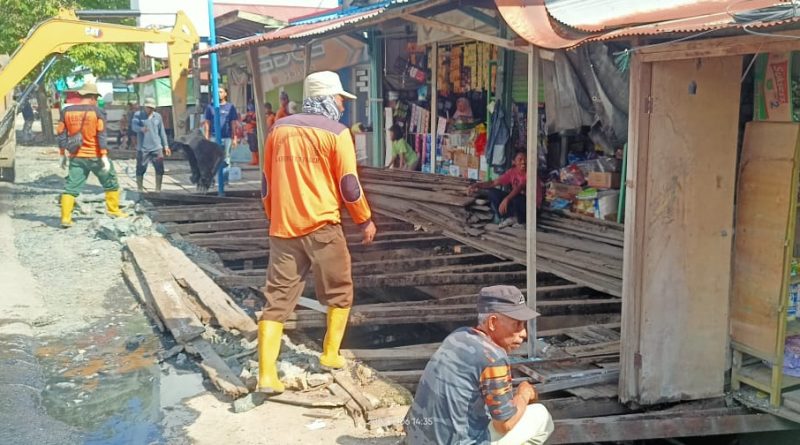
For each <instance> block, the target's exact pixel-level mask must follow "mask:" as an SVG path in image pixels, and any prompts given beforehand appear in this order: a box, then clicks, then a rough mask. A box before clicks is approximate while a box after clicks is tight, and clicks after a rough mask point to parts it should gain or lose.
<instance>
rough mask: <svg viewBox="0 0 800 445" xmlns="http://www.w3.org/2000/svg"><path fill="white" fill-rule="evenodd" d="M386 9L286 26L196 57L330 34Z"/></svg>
mask: <svg viewBox="0 0 800 445" xmlns="http://www.w3.org/2000/svg"><path fill="white" fill-rule="evenodd" d="M383 11H384V8H378V9H375V10H372V11H367V12H362V13H361V14H356V15H351V16H345V17H340V18H337V19H334V20H328V21H325V22H319V23H308V24H301V25H294V26H291V25H290V26H286V27H285V28H281V29H277V30H275V31H272V32H267V33H264V34H260V35H257V36H253V37H248V38H246V39H241V40H234V41H232V42H226V43H221V44H219V45H215V46H213V47H209V48H205V49H201V50H198V51H195V54H196V55H204V54H209V53H212V52H215V51H217V52H219V51H224V50H229V49H238V48H245V47H248V46H255V45H259V44H261V43H265V42H269V41H277V40H287V39H299V38H302V37H308V36H313V35H320V34H324V33H326V32H330V31H333V30H336V29H339V28H342V27H343V26H346V25H349V24H354V23H358V22H360V21H362V20H366V19H369V18H372V17H375V16H377V15H379V14H380V13H382V12H383Z"/></svg>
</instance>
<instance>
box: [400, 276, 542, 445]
mask: <svg viewBox="0 0 800 445" xmlns="http://www.w3.org/2000/svg"><path fill="white" fill-rule="evenodd" d="M538 315H539V314H538V313H537V312H536V311H534V310H532V309H530V308H529V307H528V305H527V304H526V303H525V297H524V296H523V295H522V292H521V291H520V290H519V289H517V288H516V287H514V286H491V287H485V288H483V289H481V292H480V294H479V295H478V326H477V327H475V328H460V329H457V330H455V331H454V332H453V333H452V334H450V335H449V336H447V338H446V339H445V340H444V342H442V346H440V347H439V349H438V350H437V351H436V353H434V354H433V356H432V357H431V359H430V361H429V362H428V365H427V366H425V371H424V372H423V373H422V378H421V379H420V382H419V387H418V388H417V393H416V396H415V397H414V403H413V404H412V405H411V409H410V410H409V411H408V415H407V416H406V418H405V421H404V424H405V430H406V441H407V443H408V444H410V445H438V444H459V445H468V444H469V445H472V444H481V445H483V444H487V445H488V444H492V445H495V444H496V445H512V444H513V445H520V444H523V443H524V444H531V445H541V444H543V443H544V442H545V441H546V440H547V438H548V437H550V434H551V433H552V432H553V420H552V418H551V417H550V413H549V412H548V411H547V409H546V408H545V407H544V405H541V404H538V403H534V402H536V401H537V400H538V395H537V393H536V389H535V388H534V387H533V386H532V385H531V384H529V383H528V382H523V383H521V384H520V385H519V386H518V387H517V390H516V392H515V391H514V389H513V387H512V384H511V365H510V362H509V360H508V353H509V352H510V351H512V350H514V349H516V348H518V347H520V345H522V343H523V342H524V341H525V338H526V337H527V332H526V324H527V321H528V320H530V319H532V318H535V317H537V316H538Z"/></svg>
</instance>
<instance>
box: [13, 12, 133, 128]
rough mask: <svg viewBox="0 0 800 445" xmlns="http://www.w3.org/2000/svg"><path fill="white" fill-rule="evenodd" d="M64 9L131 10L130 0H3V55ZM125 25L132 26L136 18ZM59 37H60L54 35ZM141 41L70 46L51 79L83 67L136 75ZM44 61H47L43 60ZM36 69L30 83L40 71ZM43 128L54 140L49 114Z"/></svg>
mask: <svg viewBox="0 0 800 445" xmlns="http://www.w3.org/2000/svg"><path fill="white" fill-rule="evenodd" d="M62 8H70V9H77V10H80V9H110V10H116V9H128V8H129V3H128V0H33V1H31V0H0V11H2V13H0V30H2V32H0V54H4V53H7V54H12V53H13V52H14V51H15V50H16V49H17V47H18V46H19V45H20V44H21V43H22V41H23V40H24V39H25V38H26V37H27V36H28V34H29V32H30V30H31V29H32V28H33V27H34V26H36V24H38V23H39V22H42V21H44V20H46V19H48V18H51V17H54V16H55V15H56V14H58V11H59V10H60V9H62ZM124 23H125V24H128V25H132V24H133V19H126V20H125V21H124ZM53 38H54V39H57V38H58V37H57V36H53ZM140 50H141V45H140V44H135V43H134V44H91V45H89V44H87V45H77V46H74V47H72V48H70V49H69V50H68V51H67V52H66V53H65V54H64V55H63V56H62V57H59V59H58V61H57V62H56V63H55V64H54V65H53V67H52V68H51V69H50V70H49V71H48V73H47V76H46V79H47V80H48V81H51V80H54V79H58V78H61V77H64V76H67V75H69V74H70V73H72V72H73V71H74V70H75V69H76V68H79V67H82V68H87V69H89V70H91V71H92V73H93V74H94V75H95V76H98V77H108V76H113V77H117V76H119V77H123V78H127V77H129V76H130V75H131V74H135V73H136V71H137V67H138V62H139V52H140ZM41 62H42V63H44V60H42V61H41ZM40 70H41V64H40V65H39V67H38V68H36V69H34V70H33V72H32V73H31V74H29V76H28V80H29V82H30V81H32V80H33V77H35V76H36V75H37V74H38V73H39V71H40ZM37 102H39V103H40V104H41V103H46V94H45V92H44V88H43V86H40V88H39V91H38V94H37ZM41 116H42V130H43V132H44V136H45V139H46V140H50V139H52V123H51V122H50V115H49V113H46V112H45V113H41Z"/></svg>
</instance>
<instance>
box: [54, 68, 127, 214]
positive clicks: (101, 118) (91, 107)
mask: <svg viewBox="0 0 800 445" xmlns="http://www.w3.org/2000/svg"><path fill="white" fill-rule="evenodd" d="M78 96H79V97H80V100H79V101H78V103H77V104H75V105H71V106H70V107H69V108H66V109H64V110H62V112H61V119H60V121H59V122H58V128H57V130H56V133H57V135H58V147H59V150H58V151H59V154H60V155H61V168H64V169H66V168H68V167H69V168H68V170H67V172H68V173H67V183H66V186H65V188H64V194H62V195H61V226H62V227H64V228H67V227H70V226H72V209H73V208H74V207H75V198H76V197H77V196H78V195H79V194H80V192H81V189H83V185H84V184H86V179H88V178H89V172H91V173H94V175H95V176H96V177H97V179H98V180H99V181H100V185H102V186H103V190H105V192H106V211H107V212H108V214H109V215H111V216H114V217H125V216H128V215H126V214H125V213H123V212H122V211H121V210H120V209H119V183H118V182H117V174H116V173H115V172H114V166H113V165H112V164H111V161H110V160H109V159H108V143H107V140H106V115H105V112H103V111H102V110H100V108H98V106H97V98H98V97H99V96H100V93H98V92H97V86H96V85H95V84H93V83H87V84H85V85H84V86H83V87H82V88H81V89H80V90H78ZM79 134H80V136H78V135H79Z"/></svg>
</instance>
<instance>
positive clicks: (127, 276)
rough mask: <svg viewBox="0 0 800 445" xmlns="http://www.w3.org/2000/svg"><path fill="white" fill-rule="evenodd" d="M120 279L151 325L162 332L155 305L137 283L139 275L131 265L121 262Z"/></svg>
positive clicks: (162, 325) (139, 283) (140, 284)
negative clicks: (142, 309) (137, 301)
mask: <svg viewBox="0 0 800 445" xmlns="http://www.w3.org/2000/svg"><path fill="white" fill-rule="evenodd" d="M122 278H123V280H124V281H125V283H126V284H127V285H128V288H130V289H131V291H132V292H133V295H134V296H135V297H136V299H137V300H139V303H141V305H142V307H143V308H144V311H145V313H146V314H147V316H148V317H149V318H150V320H151V321H152V322H153V324H155V325H156V327H157V328H158V330H159V332H164V323H162V322H161V318H160V317H159V316H158V312H156V309H155V305H154V303H153V301H152V300H151V299H150V294H149V293H146V292H145V291H144V288H143V287H142V283H141V281H139V275H138V274H137V273H136V269H135V268H134V266H133V264H131V263H130V262H129V261H123V262H122Z"/></svg>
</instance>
